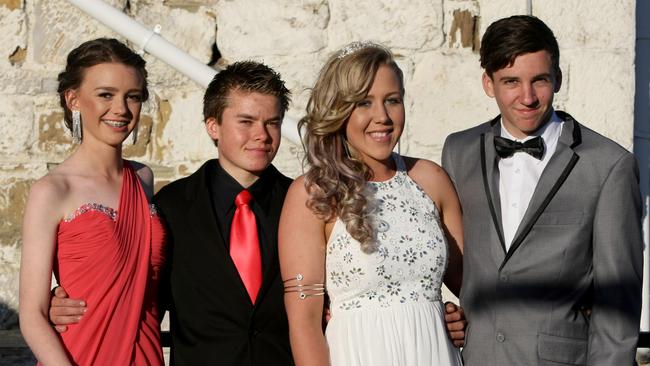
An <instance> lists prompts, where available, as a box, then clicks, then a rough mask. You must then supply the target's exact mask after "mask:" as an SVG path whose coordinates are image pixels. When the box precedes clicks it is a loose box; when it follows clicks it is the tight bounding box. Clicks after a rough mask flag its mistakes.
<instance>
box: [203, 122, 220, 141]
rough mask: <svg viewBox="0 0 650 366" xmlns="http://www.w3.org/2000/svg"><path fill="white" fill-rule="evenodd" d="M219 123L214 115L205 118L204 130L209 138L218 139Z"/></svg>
mask: <svg viewBox="0 0 650 366" xmlns="http://www.w3.org/2000/svg"><path fill="white" fill-rule="evenodd" d="M220 127H221V126H219V123H218V122H217V119H216V118H215V117H208V119H206V120H205V130H206V131H207V132H208V135H209V136H210V138H211V139H212V140H214V141H219V136H220V131H219V129H220Z"/></svg>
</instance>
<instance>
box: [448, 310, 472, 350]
mask: <svg viewBox="0 0 650 366" xmlns="http://www.w3.org/2000/svg"><path fill="white" fill-rule="evenodd" d="M445 323H446V324H447V334H449V338H451V341H452V343H453V344H454V346H456V347H462V346H464V345H465V327H466V326H467V321H466V320H465V312H464V311H463V308H461V307H460V306H457V305H456V304H454V303H452V302H446V303H445Z"/></svg>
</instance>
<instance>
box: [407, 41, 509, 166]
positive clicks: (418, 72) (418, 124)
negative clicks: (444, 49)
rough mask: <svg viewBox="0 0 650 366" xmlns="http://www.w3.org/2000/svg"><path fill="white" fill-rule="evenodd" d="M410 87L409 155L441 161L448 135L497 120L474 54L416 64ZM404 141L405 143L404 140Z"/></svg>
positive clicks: (425, 59) (438, 56) (428, 57)
mask: <svg viewBox="0 0 650 366" xmlns="http://www.w3.org/2000/svg"><path fill="white" fill-rule="evenodd" d="M415 65H416V67H415V72H414V74H413V79H412V80H409V81H408V83H407V84H406V95H407V103H412V108H411V110H410V111H409V112H408V113H407V116H406V129H405V133H406V136H404V137H406V139H405V141H404V142H407V151H408V153H409V154H412V155H414V156H420V157H427V158H429V159H433V160H436V161H439V156H440V153H441V151H442V144H443V143H444V141H445V138H446V137H447V135H449V134H450V133H452V132H456V131H460V130H463V129H466V128H469V127H472V126H475V125H477V124H479V123H481V122H485V121H487V120H488V119H490V118H492V117H494V116H496V115H497V114H498V113H499V112H498V110H497V109H496V104H495V103H494V101H493V100H492V99H490V98H488V97H487V96H486V95H485V93H484V92H483V88H482V86H481V75H482V70H481V68H480V65H479V62H478V57H477V56H476V55H474V54H469V55H467V56H465V55H463V54H451V55H445V54H443V53H432V54H428V55H426V56H424V57H421V58H417V59H416V60H415ZM404 137H403V139H404Z"/></svg>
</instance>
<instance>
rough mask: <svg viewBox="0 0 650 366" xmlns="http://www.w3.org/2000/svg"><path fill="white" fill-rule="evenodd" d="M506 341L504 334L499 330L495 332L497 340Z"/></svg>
mask: <svg viewBox="0 0 650 366" xmlns="http://www.w3.org/2000/svg"><path fill="white" fill-rule="evenodd" d="M505 341H506V336H505V335H503V333H501V332H497V342H499V343H503V342H505Z"/></svg>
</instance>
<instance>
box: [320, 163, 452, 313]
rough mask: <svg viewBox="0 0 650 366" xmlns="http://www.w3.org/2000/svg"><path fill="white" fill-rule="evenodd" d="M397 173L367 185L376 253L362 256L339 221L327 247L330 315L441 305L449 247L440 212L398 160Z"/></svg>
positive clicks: (362, 253)
mask: <svg viewBox="0 0 650 366" xmlns="http://www.w3.org/2000/svg"><path fill="white" fill-rule="evenodd" d="M393 158H394V159H395V161H396V163H397V164H396V165H397V172H396V174H395V176H393V177H392V178H391V179H389V180H387V181H384V182H369V183H367V184H366V196H367V198H368V200H369V202H370V204H371V206H373V211H374V213H373V214H372V217H371V219H372V222H373V226H374V227H375V230H376V236H377V244H378V246H377V250H376V251H375V252H374V253H372V254H366V253H364V252H362V251H361V248H360V244H359V242H358V241H356V240H355V239H353V238H352V237H351V236H350V234H349V233H348V232H347V231H346V229H345V225H344V224H343V222H342V221H340V220H337V221H336V223H335V224H334V228H333V230H332V234H331V235H330V238H329V240H328V243H327V252H326V288H327V292H328V294H329V296H330V301H331V305H330V308H331V311H332V312H333V313H334V312H335V311H342V310H354V309H364V308H385V307H390V306H393V305H398V304H406V303H417V302H433V301H439V300H440V299H441V294H440V287H441V285H442V278H443V275H444V272H445V269H446V265H447V242H446V239H445V236H444V233H443V230H442V229H441V223H440V217H439V214H438V209H437V208H436V206H435V204H434V202H433V201H432V200H431V199H430V198H429V196H428V195H427V194H426V193H425V192H424V191H423V190H422V189H421V188H420V187H419V186H418V185H417V184H416V183H415V182H414V181H413V180H412V179H411V178H410V177H409V176H408V174H407V172H406V168H405V164H404V161H403V159H402V157H401V156H399V155H397V154H393Z"/></svg>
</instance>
